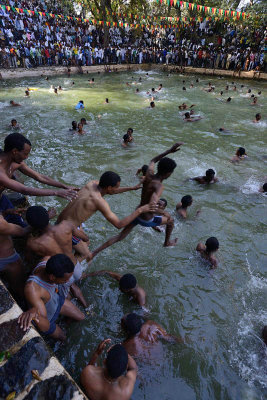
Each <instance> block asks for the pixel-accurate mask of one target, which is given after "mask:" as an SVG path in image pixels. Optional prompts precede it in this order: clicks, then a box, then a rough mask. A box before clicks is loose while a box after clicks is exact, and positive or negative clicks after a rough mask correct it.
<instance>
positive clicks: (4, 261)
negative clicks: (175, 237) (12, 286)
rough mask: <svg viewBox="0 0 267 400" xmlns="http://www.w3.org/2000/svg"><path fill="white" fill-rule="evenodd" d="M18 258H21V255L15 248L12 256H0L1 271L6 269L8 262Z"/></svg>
mask: <svg viewBox="0 0 267 400" xmlns="http://www.w3.org/2000/svg"><path fill="white" fill-rule="evenodd" d="M18 260H20V256H19V255H18V253H17V252H16V251H15V250H14V253H13V254H12V256H9V257H6V258H0V272H1V271H4V270H5V269H6V267H7V266H8V264H11V263H13V262H15V261H18Z"/></svg>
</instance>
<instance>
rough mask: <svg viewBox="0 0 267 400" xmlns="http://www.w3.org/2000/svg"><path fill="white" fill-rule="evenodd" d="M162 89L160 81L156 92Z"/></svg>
mask: <svg viewBox="0 0 267 400" xmlns="http://www.w3.org/2000/svg"><path fill="white" fill-rule="evenodd" d="M161 89H162V83H160V84H159V87H158V92H159V91H160V90H161Z"/></svg>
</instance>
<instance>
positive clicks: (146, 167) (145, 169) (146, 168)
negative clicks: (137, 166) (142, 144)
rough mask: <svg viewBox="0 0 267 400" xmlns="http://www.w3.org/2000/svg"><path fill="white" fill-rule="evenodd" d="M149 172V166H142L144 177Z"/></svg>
mask: <svg viewBox="0 0 267 400" xmlns="http://www.w3.org/2000/svg"><path fill="white" fill-rule="evenodd" d="M147 170H148V165H146V164H144V165H143V166H142V168H141V171H142V174H143V176H145V175H146V172H147Z"/></svg>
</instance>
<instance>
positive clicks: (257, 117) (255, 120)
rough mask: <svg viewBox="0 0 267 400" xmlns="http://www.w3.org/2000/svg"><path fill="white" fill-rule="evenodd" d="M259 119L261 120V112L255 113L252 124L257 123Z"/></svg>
mask: <svg viewBox="0 0 267 400" xmlns="http://www.w3.org/2000/svg"><path fill="white" fill-rule="evenodd" d="M260 120H261V114H260V113H257V114H256V115H255V119H254V121H253V122H254V124H257V123H258V122H260Z"/></svg>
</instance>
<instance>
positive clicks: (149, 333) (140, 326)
mask: <svg viewBox="0 0 267 400" xmlns="http://www.w3.org/2000/svg"><path fill="white" fill-rule="evenodd" d="M121 326H122V328H123V329H124V330H125V331H126V332H127V339H126V340H125V341H124V342H123V343H122V345H123V347H124V348H125V349H126V351H127V353H129V354H130V355H131V356H132V357H140V356H142V357H144V356H145V355H146V354H145V353H146V352H147V353H148V354H147V355H148V356H150V350H152V348H153V347H154V348H155V347H156V346H157V344H158V343H159V339H164V340H166V341H168V342H171V343H183V339H182V338H181V337H176V336H173V335H170V334H169V333H167V332H166V331H165V329H164V328H162V326H160V325H159V324H157V323H156V322H155V321H151V320H148V321H144V319H143V318H142V317H141V316H140V315H138V314H135V313H130V314H126V315H124V316H123V318H122V319H121Z"/></svg>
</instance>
